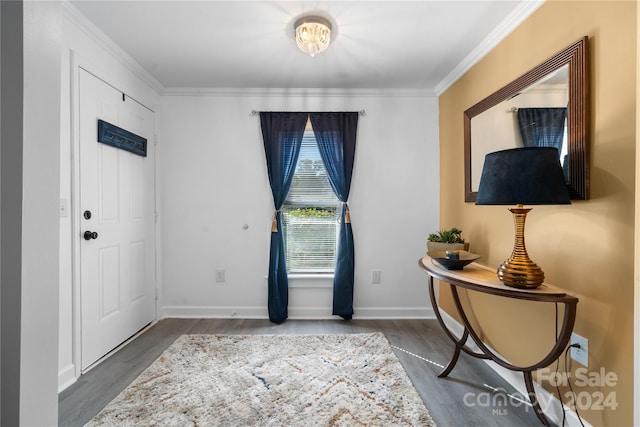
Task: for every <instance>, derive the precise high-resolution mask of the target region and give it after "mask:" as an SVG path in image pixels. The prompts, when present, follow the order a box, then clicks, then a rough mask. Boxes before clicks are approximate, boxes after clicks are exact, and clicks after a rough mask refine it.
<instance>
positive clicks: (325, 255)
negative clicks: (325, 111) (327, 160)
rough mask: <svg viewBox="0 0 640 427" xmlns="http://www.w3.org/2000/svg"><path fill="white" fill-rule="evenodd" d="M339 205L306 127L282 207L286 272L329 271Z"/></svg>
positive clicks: (330, 269) (334, 250) (335, 241)
mask: <svg viewBox="0 0 640 427" xmlns="http://www.w3.org/2000/svg"><path fill="white" fill-rule="evenodd" d="M341 206H342V205H341V203H340V201H339V200H338V198H337V197H336V196H335V194H334V193H333V190H332V188H331V184H330V183H329V179H328V178H327V171H326V169H325V167H324V164H323V162H322V159H321V157H320V152H319V151H318V146H317V144H316V140H315V137H314V135H313V132H312V131H306V132H305V134H304V137H303V139H302V147H301V148H300V155H299V157H298V163H297V165H296V170H295V172H294V176H293V183H292V185H291V189H290V190H289V194H288V195H287V200H286V201H285V204H284V206H283V208H282V214H283V221H284V234H285V250H286V256H287V270H288V271H289V272H299V273H314V272H316V273H330V272H333V270H334V268H335V259H336V245H337V232H338V227H337V221H338V218H339V214H340V208H341Z"/></svg>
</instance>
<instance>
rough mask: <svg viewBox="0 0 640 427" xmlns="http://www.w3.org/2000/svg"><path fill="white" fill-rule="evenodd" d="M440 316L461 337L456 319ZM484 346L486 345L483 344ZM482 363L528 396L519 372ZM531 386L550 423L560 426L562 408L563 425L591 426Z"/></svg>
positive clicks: (476, 348) (539, 388)
mask: <svg viewBox="0 0 640 427" xmlns="http://www.w3.org/2000/svg"><path fill="white" fill-rule="evenodd" d="M440 314H441V315H442V320H443V321H444V323H445V324H446V325H447V327H448V328H449V330H450V331H451V332H453V333H454V334H455V335H456V336H458V337H459V336H462V333H463V331H464V328H463V326H462V324H460V323H459V322H458V321H457V320H456V319H454V318H453V317H451V316H450V315H449V314H448V313H447V312H445V311H443V310H440ZM468 342H469V345H468V347H469V348H470V349H472V350H474V351H479V350H480V348H479V347H478V346H477V345H476V344H475V343H474V342H473V340H472V339H471V338H469V340H468ZM485 345H487V344H486V343H485ZM487 347H488V348H489V349H490V350H491V351H492V352H494V353H495V354H496V355H497V356H499V357H500V358H503V357H502V355H500V354H499V353H498V352H496V351H495V350H494V349H493V348H491V346H489V345H487ZM503 359H504V360H507V359H506V358H503ZM484 362H485V363H486V364H487V365H489V367H490V368H491V369H493V370H494V371H495V372H496V373H497V374H498V375H500V376H501V377H502V378H503V379H504V380H505V381H507V382H508V383H509V384H511V385H512V386H513V387H514V388H515V389H516V390H517V391H518V393H520V394H521V395H523V396H526V395H527V394H528V392H527V388H526V386H525V384H524V378H523V376H522V374H521V373H520V372H516V371H511V370H509V369H506V368H504V367H502V366H500V365H498V364H497V363H495V362H494V361H492V360H485V361H484ZM533 386H534V388H535V389H536V396H537V397H538V400H539V401H540V407H541V408H542V409H543V411H544V413H545V415H546V416H547V418H548V419H549V420H550V421H551V422H553V423H555V424H557V425H562V415H563V411H562V408H563V406H564V409H565V413H566V420H565V424H564V425H565V426H568V427H579V426H580V427H582V426H584V427H592V425H591V424H589V423H588V422H587V421H586V420H584V419H582V423H581V422H580V419H579V418H578V415H577V414H576V413H575V411H574V410H573V409H571V408H569V407H568V406H566V405H563V403H562V402H560V400H558V398H557V397H556V396H555V395H554V394H553V393H549V392H548V391H547V390H546V389H545V388H544V387H542V386H541V385H540V384H538V383H537V382H536V381H534V382H533Z"/></svg>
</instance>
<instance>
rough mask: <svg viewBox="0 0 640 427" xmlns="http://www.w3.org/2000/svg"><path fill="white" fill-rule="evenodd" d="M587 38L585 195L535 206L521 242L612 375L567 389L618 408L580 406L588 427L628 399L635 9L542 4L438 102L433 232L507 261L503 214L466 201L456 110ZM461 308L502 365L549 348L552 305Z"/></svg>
mask: <svg viewBox="0 0 640 427" xmlns="http://www.w3.org/2000/svg"><path fill="white" fill-rule="evenodd" d="M585 35H586V36H588V37H589V51H590V56H591V58H590V71H591V84H590V91H591V98H590V100H591V101H590V102H591V118H590V120H591V142H590V147H591V160H590V168H591V198H590V200H587V201H576V202H574V203H573V204H572V205H568V206H535V207H534V209H533V210H532V211H531V212H530V213H529V215H528V216H527V225H526V231H525V238H526V244H527V249H528V252H529V255H530V256H531V258H532V259H533V260H534V261H535V262H536V263H538V265H540V266H541V267H542V269H543V270H544V271H545V275H546V282H548V283H551V284H553V285H556V286H559V287H562V288H565V289H566V290H567V291H568V292H569V293H571V294H573V295H575V296H577V297H578V298H579V299H580V302H579V303H578V315H577V319H576V326H575V331H576V332H577V333H579V334H580V335H583V336H585V337H586V338H588V340H589V372H599V370H600V368H604V369H605V371H606V372H613V373H615V374H616V375H617V377H618V381H617V385H616V386H615V387H606V386H604V387H598V386H592V387H577V388H576V387H574V389H575V391H576V392H578V393H580V392H587V393H589V394H590V395H591V396H595V395H594V394H593V393H596V392H602V393H604V395H605V396H607V395H609V393H611V392H613V393H614V394H613V395H612V396H613V397H615V399H616V401H617V403H618V407H617V409H615V410H612V409H610V408H608V409H604V410H594V409H590V410H584V409H581V408H580V409H581V410H580V414H581V415H582V416H583V417H584V418H586V419H587V420H588V421H589V422H590V423H592V424H593V425H596V426H598V425H603V426H604V425H606V426H629V425H632V424H633V402H634V400H633V378H634V376H633V287H634V281H633V280H634V279H633V278H634V274H633V259H634V257H633V248H634V240H633V239H634V195H635V184H634V183H635V117H636V114H635V108H636V103H635V94H636V90H635V73H636V2H635V1H555V0H549V1H548V2H547V3H545V4H543V5H542V6H541V7H540V8H539V9H538V10H537V11H536V12H535V13H534V14H532V15H531V16H530V17H529V18H528V19H527V20H525V21H524V22H523V23H522V24H521V25H520V26H519V27H518V28H517V29H516V30H515V31H514V32H513V33H511V34H510V35H509V36H508V37H507V38H505V40H503V41H502V42H501V43H500V44H499V45H498V46H497V47H496V48H495V49H494V50H493V51H492V52H491V53H490V54H489V55H487V56H486V57H485V58H483V59H482V60H481V61H480V62H479V63H478V64H476V65H475V66H474V67H473V68H472V69H471V70H470V71H468V72H467V73H466V74H465V75H464V76H463V77H461V78H460V79H459V80H458V81H457V82H456V83H455V84H454V85H452V86H451V87H450V88H449V89H448V90H447V91H446V92H445V93H443V94H442V95H441V97H440V150H441V153H440V165H441V200H440V203H441V212H440V214H441V227H442V228H448V227H451V226H457V227H458V228H460V229H462V230H463V236H464V237H465V238H466V239H467V240H468V241H470V242H471V251H472V252H474V253H478V254H480V255H481V256H482V259H481V261H482V263H484V264H486V265H488V266H491V267H495V266H497V265H499V264H500V263H502V262H503V261H504V260H505V259H506V258H508V256H509V255H510V253H511V249H512V247H513V234H514V230H513V220H512V215H511V213H510V212H508V211H507V209H506V207H504V206H475V205H474V204H473V203H465V202H464V169H463V168H464V164H463V158H464V153H463V128H462V123H463V120H462V118H463V112H464V111H465V110H466V109H468V108H469V107H471V106H472V105H474V104H475V103H477V102H478V101H480V100H481V99H483V98H485V97H486V96H487V95H489V94H491V93H493V92H494V91H495V90H497V89H499V88H501V87H502V86H504V85H505V84H507V83H508V82H510V81H511V80H513V79H515V78H516V77H518V76H520V75H521V74H523V73H524V72H526V71H527V70H529V69H531V68H533V67H534V66H536V65H537V64H539V63H540V62H542V61H544V60H545V59H547V58H548V57H550V56H552V55H553V54H554V53H556V52H558V51H560V50H562V49H563V48H565V47H566V46H568V45H570V44H571V43H573V42H574V41H576V40H578V39H580V38H581V37H583V36H585ZM442 288H443V291H442V292H441V304H443V307H444V308H445V310H446V311H447V312H449V313H450V314H453V313H454V310H455V309H454V308H453V306H452V304H451V298H450V294H449V293H448V292H447V291H446V290H444V288H445V286H443V287H442ZM465 300H466V301H467V302H468V303H469V304H470V305H471V308H472V312H473V316H474V317H475V319H476V320H477V321H478V323H479V324H481V325H482V333H483V337H484V339H485V340H486V342H488V343H489V344H490V345H491V346H493V347H494V348H495V349H497V350H498V351H499V352H500V353H501V354H502V355H503V356H505V357H506V358H507V359H510V360H511V361H513V362H518V363H522V362H524V361H531V362H533V361H534V360H533V359H535V358H536V357H537V356H540V355H541V354H543V353H545V352H546V350H548V349H549V348H550V345H551V343H552V341H553V337H554V307H553V306H547V307H539V306H540V305H544V304H533V305H532V304H531V303H526V302H515V301H509V300H505V299H500V300H498V298H496V297H488V296H482V295H477V294H469V295H468V299H467V298H465ZM561 366H562V365H561ZM579 366H580V365H578V364H577V363H575V362H574V363H573V364H572V368H574V369H575V368H576V367H579ZM543 385H544V386H545V388H547V389H549V390H553V387H550V386H549V384H548V383H547V382H543ZM564 391H565V390H563V393H564Z"/></svg>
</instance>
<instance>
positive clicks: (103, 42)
mask: <svg viewBox="0 0 640 427" xmlns="http://www.w3.org/2000/svg"><path fill="white" fill-rule="evenodd" d="M62 16H63V17H64V18H66V19H68V20H69V21H70V22H71V23H72V24H73V25H75V26H76V27H77V28H78V29H80V31H82V32H83V33H84V34H85V35H87V36H88V37H89V38H90V39H91V40H93V41H95V42H96V43H97V44H98V45H100V47H102V48H103V49H104V50H105V51H106V52H107V53H108V54H109V55H111V56H112V57H113V58H114V59H115V60H116V61H117V62H119V63H120V64H122V65H123V66H124V67H125V68H126V69H127V70H129V71H130V72H131V73H133V74H134V75H135V76H136V77H138V78H139V79H140V80H142V81H143V82H144V83H146V84H147V85H148V86H149V87H151V88H152V89H153V90H154V91H156V92H157V93H158V94H162V92H164V86H163V85H162V83H160V81H158V79H156V78H155V77H153V76H152V75H151V74H150V73H149V72H148V71H147V70H145V69H144V68H143V67H142V66H141V65H140V64H139V63H138V62H137V61H136V60H135V59H134V58H133V57H132V56H131V55H129V54H128V53H126V52H125V51H124V50H123V49H122V48H121V47H120V46H118V45H117V44H116V43H114V42H113V40H111V39H110V38H109V37H107V35H106V34H104V33H103V32H102V31H101V30H100V29H99V28H98V27H96V26H95V24H93V23H92V22H91V21H90V20H89V19H87V17H86V16H84V15H83V14H82V13H81V12H80V11H79V10H78V9H77V8H76V7H75V6H74V5H73V4H71V2H69V1H68V0H65V1H63V2H62Z"/></svg>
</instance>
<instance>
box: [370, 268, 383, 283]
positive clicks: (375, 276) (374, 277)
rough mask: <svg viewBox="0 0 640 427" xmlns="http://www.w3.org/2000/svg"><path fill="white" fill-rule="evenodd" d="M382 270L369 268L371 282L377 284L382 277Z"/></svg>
mask: <svg viewBox="0 0 640 427" xmlns="http://www.w3.org/2000/svg"><path fill="white" fill-rule="evenodd" d="M381 276H382V272H381V271H380V270H371V283H373V284H374V285H378V284H380V282H381V279H382V277H381Z"/></svg>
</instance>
